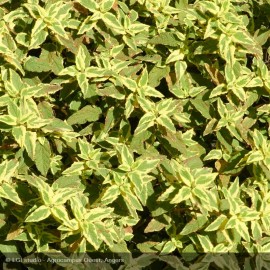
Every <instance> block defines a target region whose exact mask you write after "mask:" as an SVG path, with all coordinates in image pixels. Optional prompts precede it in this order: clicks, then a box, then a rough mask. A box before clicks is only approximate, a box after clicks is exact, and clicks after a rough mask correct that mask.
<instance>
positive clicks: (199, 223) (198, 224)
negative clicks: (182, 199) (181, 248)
mask: <svg viewBox="0 0 270 270" xmlns="http://www.w3.org/2000/svg"><path fill="white" fill-rule="evenodd" d="M207 221H208V218H207V217H206V216H204V215H199V216H198V217H197V218H195V219H193V220H191V221H190V222H189V223H188V224H187V225H186V226H185V227H184V228H183V230H182V231H181V232H180V234H181V235H188V234H190V233H193V232H197V231H198V230H200V229H201V228H202V227H203V226H204V224H205V223H206V222H207Z"/></svg>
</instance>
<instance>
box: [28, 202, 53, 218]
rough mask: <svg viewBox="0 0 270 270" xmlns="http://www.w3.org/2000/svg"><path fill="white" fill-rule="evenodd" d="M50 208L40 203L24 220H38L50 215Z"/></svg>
mask: <svg viewBox="0 0 270 270" xmlns="http://www.w3.org/2000/svg"><path fill="white" fill-rule="evenodd" d="M50 214H51V212H50V208H49V207H48V206H45V205H42V206H40V207H38V208H37V209H35V210H34V211H33V212H32V213H31V214H30V215H29V216H28V217H27V218H26V220H25V222H38V221H41V220H44V219H46V218H47V217H48V216H50Z"/></svg>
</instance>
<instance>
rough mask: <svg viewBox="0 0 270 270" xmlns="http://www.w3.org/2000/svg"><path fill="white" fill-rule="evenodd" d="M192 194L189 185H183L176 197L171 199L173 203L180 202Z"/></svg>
mask: <svg viewBox="0 0 270 270" xmlns="http://www.w3.org/2000/svg"><path fill="white" fill-rule="evenodd" d="M190 196H191V189H190V188H189V187H182V188H181V189H180V190H179V191H178V193H177V194H176V195H175V196H174V198H173V199H172V200H171V201H170V203H171V204H178V203H180V202H182V201H186V200H188V199H189V198H190Z"/></svg>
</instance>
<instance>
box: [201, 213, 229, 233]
mask: <svg viewBox="0 0 270 270" xmlns="http://www.w3.org/2000/svg"><path fill="white" fill-rule="evenodd" d="M225 220H227V217H226V216H224V215H220V216H218V218H217V219H216V220H215V221H213V222H212V223H211V224H210V225H209V226H208V227H207V228H205V231H207V232H210V231H217V230H218V229H219V228H220V227H221V225H222V224H223V223H224V221H225Z"/></svg>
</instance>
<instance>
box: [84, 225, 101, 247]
mask: <svg viewBox="0 0 270 270" xmlns="http://www.w3.org/2000/svg"><path fill="white" fill-rule="evenodd" d="M82 229H83V235H84V237H85V239H86V240H87V241H88V242H89V243H90V244H91V245H92V246H93V247H94V248H95V249H96V250H98V249H99V246H100V244H101V241H100V238H99V236H98V233H97V229H96V227H95V226H94V225H93V224H91V223H88V222H87V223H83V225H82Z"/></svg>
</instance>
